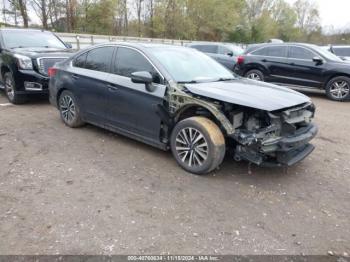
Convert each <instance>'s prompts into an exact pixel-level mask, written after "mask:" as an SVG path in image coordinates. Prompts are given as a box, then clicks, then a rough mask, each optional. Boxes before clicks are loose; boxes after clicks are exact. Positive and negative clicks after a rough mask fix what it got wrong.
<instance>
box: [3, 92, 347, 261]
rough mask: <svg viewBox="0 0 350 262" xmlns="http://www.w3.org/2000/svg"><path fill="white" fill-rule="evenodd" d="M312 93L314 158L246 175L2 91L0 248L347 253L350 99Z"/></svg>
mask: <svg viewBox="0 0 350 262" xmlns="http://www.w3.org/2000/svg"><path fill="white" fill-rule="evenodd" d="M311 96H312V98H313V100H314V102H315V104H316V105H317V117H316V123H317V124H318V125H319V127H320V132H319V134H318V136H317V138H316V139H315V140H314V144H315V145H316V147H317V148H316V150H315V151H314V153H313V154H312V155H311V157H309V158H307V159H306V160H305V161H303V162H302V163H300V164H298V165H297V166H295V167H292V168H289V169H266V168H259V167H252V173H251V174H248V164H247V163H244V162H242V163H236V162H234V161H232V160H231V159H226V160H225V162H224V164H223V165H222V167H221V169H220V170H218V171H216V172H215V173H214V174H211V175H208V176H204V177H198V176H194V175H190V174H188V173H186V172H184V171H183V170H181V169H180V168H179V167H178V166H177V165H176V163H175V161H174V160H173V158H172V156H171V154H170V152H168V153H165V152H162V151H160V150H158V149H154V148H152V147H149V146H146V145H143V144H141V143H138V142H135V141H133V140H130V139H127V138H124V137H122V136H119V135H115V134H112V133H110V132H107V131H104V130H102V129H99V128H96V127H93V126H86V127H84V128H80V129H70V128H67V127H65V126H64V125H63V123H62V122H61V121H60V119H59V116H58V112H57V111H56V109H54V108H53V107H51V106H50V105H49V104H48V102H46V101H45V100H36V101H33V102H31V103H28V104H26V105H23V106H12V105H7V104H6V103H7V100H6V99H5V98H4V96H3V93H0V155H1V158H0V254H160V253H162V254H165V253H171V254H200V253H210V254H215V253H217V254H232V253H233V254H301V253H303V254H327V252H328V251H332V252H334V253H337V254H343V253H344V252H347V253H350V252H349V251H350V220H349V218H350V132H349V131H350V120H349V116H350V110H349V109H350V103H336V102H331V101H329V100H327V99H326V98H325V97H324V96H322V95H315V94H311Z"/></svg>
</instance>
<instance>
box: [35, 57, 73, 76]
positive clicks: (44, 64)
mask: <svg viewBox="0 0 350 262" xmlns="http://www.w3.org/2000/svg"><path fill="white" fill-rule="evenodd" d="M66 58H67V57H45V58H39V59H38V67H39V68H38V69H39V73H41V74H43V75H48V73H47V72H48V70H49V68H50V67H52V66H53V65H54V64H56V63H57V62H61V61H63V60H64V59H66Z"/></svg>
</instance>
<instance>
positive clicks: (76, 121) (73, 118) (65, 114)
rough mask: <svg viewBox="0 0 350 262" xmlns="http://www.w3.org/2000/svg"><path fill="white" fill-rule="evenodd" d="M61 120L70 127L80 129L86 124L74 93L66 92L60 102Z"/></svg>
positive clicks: (61, 96) (62, 94)
mask: <svg viewBox="0 0 350 262" xmlns="http://www.w3.org/2000/svg"><path fill="white" fill-rule="evenodd" d="M58 108H59V111H60V115H61V119H62V120H63V122H64V123H65V124H66V125H67V126H69V127H80V126H82V125H83V124H84V122H83V121H82V119H81V114H80V108H79V106H78V104H77V100H76V98H75V96H74V95H73V93H72V92H71V91H68V90H64V91H63V92H62V93H61V95H60V97H59V101H58Z"/></svg>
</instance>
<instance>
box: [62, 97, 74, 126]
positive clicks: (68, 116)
mask: <svg viewBox="0 0 350 262" xmlns="http://www.w3.org/2000/svg"><path fill="white" fill-rule="evenodd" d="M60 109H61V114H62V117H63V119H64V121H66V122H67V123H70V122H72V121H73V120H74V118H75V115H76V111H75V104H74V101H73V99H72V98H71V97H70V96H68V95H65V96H63V97H62V98H61V99H60Z"/></svg>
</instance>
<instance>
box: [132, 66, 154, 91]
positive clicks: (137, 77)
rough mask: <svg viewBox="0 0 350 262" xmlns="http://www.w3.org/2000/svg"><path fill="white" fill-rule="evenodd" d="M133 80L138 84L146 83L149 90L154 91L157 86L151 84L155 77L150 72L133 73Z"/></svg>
mask: <svg viewBox="0 0 350 262" xmlns="http://www.w3.org/2000/svg"><path fill="white" fill-rule="evenodd" d="M131 81H132V82H133V83H136V84H145V85H146V90H147V91H148V92H153V91H154V90H155V88H154V87H153V86H152V85H151V84H152V82H153V77H152V75H151V73H150V72H147V71H140V72H134V73H132V74H131Z"/></svg>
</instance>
